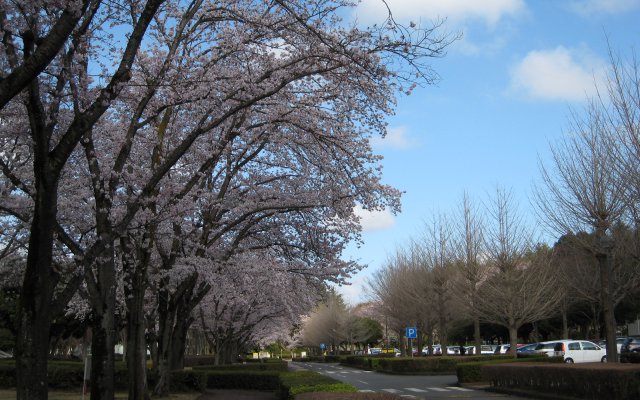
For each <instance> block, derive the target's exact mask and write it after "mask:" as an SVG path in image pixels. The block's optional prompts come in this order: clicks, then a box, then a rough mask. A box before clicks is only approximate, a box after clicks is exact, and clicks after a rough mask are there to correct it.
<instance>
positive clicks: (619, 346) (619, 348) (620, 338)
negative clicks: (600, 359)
mask: <svg viewBox="0 0 640 400" xmlns="http://www.w3.org/2000/svg"><path fill="white" fill-rule="evenodd" d="M627 338H628V336H618V337H616V347H617V351H618V354H620V353H621V352H622V345H623V344H624V342H625V341H626V340H627ZM594 343H595V344H597V345H598V346H600V347H602V348H603V349H606V348H607V341H606V340H604V339H602V340H596V341H594Z"/></svg>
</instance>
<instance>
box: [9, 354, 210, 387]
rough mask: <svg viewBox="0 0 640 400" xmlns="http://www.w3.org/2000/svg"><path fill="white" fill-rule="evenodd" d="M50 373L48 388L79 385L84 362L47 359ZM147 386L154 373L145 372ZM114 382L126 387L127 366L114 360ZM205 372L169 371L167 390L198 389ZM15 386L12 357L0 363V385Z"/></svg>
mask: <svg viewBox="0 0 640 400" xmlns="http://www.w3.org/2000/svg"><path fill="white" fill-rule="evenodd" d="M47 374H48V376H49V388H51V389H78V388H81V387H82V385H83V383H84V364H83V363H82V362H81V361H54V360H52V361H49V362H48V364H47ZM147 379H148V382H149V386H150V387H152V386H153V385H154V384H155V382H156V377H155V376H153V374H151V372H150V371H148V372H147ZM114 382H115V389H116V390H126V389H128V387H129V376H128V374H127V366H126V364H125V363H124V362H121V361H119V362H116V363H115V371H114ZM206 383H207V374H206V372H204V371H191V370H184V371H173V372H172V373H171V386H170V388H169V390H171V391H174V392H182V391H199V392H202V391H204V389H205V388H206ZM15 386H16V365H15V360H11V361H3V362H2V363H0V387H1V388H13V387H15Z"/></svg>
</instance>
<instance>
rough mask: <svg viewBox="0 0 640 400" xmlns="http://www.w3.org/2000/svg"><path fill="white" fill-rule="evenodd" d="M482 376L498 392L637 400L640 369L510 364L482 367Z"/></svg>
mask: <svg viewBox="0 0 640 400" xmlns="http://www.w3.org/2000/svg"><path fill="white" fill-rule="evenodd" d="M482 373H483V376H484V379H485V380H486V381H488V382H490V383H491V387H492V388H493V389H495V390H499V391H508V392H515V393H526V394H535V393H549V394H553V395H561V396H567V397H568V398H575V399H616V400H636V399H640V366H638V365H635V364H616V363H587V364H549V363H544V364H543V363H511V364H498V365H485V366H484V367H483V369H482Z"/></svg>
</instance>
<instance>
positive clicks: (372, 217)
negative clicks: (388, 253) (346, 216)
mask: <svg viewBox="0 0 640 400" xmlns="http://www.w3.org/2000/svg"><path fill="white" fill-rule="evenodd" d="M353 211H354V213H355V214H356V215H357V216H358V217H359V218H360V223H361V224H362V230H363V231H364V232H372V231H381V230H385V229H388V228H390V227H392V226H393V225H394V224H395V218H394V216H393V214H392V213H391V211H389V210H387V209H385V210H382V211H378V210H376V211H369V210H364V209H363V208H362V207H360V206H356V208H355V209H354V210H353Z"/></svg>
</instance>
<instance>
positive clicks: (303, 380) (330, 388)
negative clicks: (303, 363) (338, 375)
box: [277, 371, 358, 400]
mask: <svg viewBox="0 0 640 400" xmlns="http://www.w3.org/2000/svg"><path fill="white" fill-rule="evenodd" d="M357 391H358V390H357V389H356V388H355V387H354V386H352V385H349V384H346V383H342V382H340V381H338V380H336V379H333V378H330V377H328V376H324V375H320V374H319V373H317V372H313V371H296V372H283V373H281V374H280V385H279V387H278V392H277V393H278V397H279V398H280V399H282V400H288V399H292V398H293V396H294V395H296V394H299V393H306V392H357Z"/></svg>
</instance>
